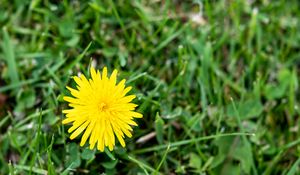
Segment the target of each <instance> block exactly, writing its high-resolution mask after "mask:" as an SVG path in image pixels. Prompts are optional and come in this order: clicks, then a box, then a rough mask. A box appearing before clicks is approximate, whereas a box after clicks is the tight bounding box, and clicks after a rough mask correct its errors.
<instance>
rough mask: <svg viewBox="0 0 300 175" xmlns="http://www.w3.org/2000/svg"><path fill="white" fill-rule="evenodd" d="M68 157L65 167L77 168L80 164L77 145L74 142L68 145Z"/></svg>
mask: <svg viewBox="0 0 300 175" xmlns="http://www.w3.org/2000/svg"><path fill="white" fill-rule="evenodd" d="M68 148H69V157H68V158H67V164H66V167H70V168H77V167H79V166H80V164H81V160H80V153H79V147H78V145H77V144H76V143H71V144H69V145H68Z"/></svg>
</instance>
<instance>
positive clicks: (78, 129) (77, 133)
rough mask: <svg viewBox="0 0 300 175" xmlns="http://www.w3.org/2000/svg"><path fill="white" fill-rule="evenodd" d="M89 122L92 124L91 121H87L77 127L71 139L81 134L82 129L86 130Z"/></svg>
mask: <svg viewBox="0 0 300 175" xmlns="http://www.w3.org/2000/svg"><path fill="white" fill-rule="evenodd" d="M88 124H90V121H86V122H85V123H84V124H82V125H81V126H80V127H79V128H77V129H76V131H74V132H73V133H72V134H71V136H70V139H71V140H73V139H74V138H75V137H77V136H78V135H79V134H81V133H82V131H84V130H85V129H86V127H87V126H88Z"/></svg>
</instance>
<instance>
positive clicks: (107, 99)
mask: <svg viewBox="0 0 300 175" xmlns="http://www.w3.org/2000/svg"><path fill="white" fill-rule="evenodd" d="M117 73H118V71H117V70H114V71H113V72H112V74H111V76H110V77H108V76H107V68H106V67H104V68H103V72H102V75H101V74H100V72H99V70H97V72H96V70H95V69H94V68H92V67H91V79H89V80H88V79H87V78H86V77H85V76H84V75H81V76H80V77H76V76H75V77H74V80H75V82H76V84H77V90H76V89H72V88H70V87H67V89H68V90H69V91H70V92H71V94H72V96H73V97H68V96H65V97H64V100H65V101H67V102H69V106H70V107H71V109H67V110H63V113H65V114H66V118H65V119H64V120H63V121H62V123H63V124H67V123H72V127H70V128H69V130H68V132H69V133H72V134H71V136H70V139H74V138H75V137H77V136H78V135H80V134H81V133H82V132H83V135H82V138H81V142H80V146H83V145H84V144H85V143H86V141H87V139H88V138H89V147H90V149H93V148H94V147H95V146H97V149H98V150H100V151H101V152H103V151H104V147H108V148H109V150H110V151H112V150H113V147H114V146H115V136H116V137H117V139H118V140H119V142H120V144H121V145H122V146H123V147H125V142H124V137H125V136H124V134H125V135H126V136H127V137H131V136H132V134H131V131H132V128H131V125H133V126H137V124H136V123H135V122H134V121H133V118H141V117H142V114H140V113H138V112H135V111H134V110H135V108H136V107H137V105H136V104H134V103H131V101H132V100H133V99H134V98H135V97H136V96H135V95H127V96H126V94H127V93H128V92H129V91H130V90H131V87H126V88H125V80H124V79H123V80H122V81H121V82H119V83H118V84H117Z"/></svg>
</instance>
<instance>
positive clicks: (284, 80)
mask: <svg viewBox="0 0 300 175" xmlns="http://www.w3.org/2000/svg"><path fill="white" fill-rule="evenodd" d="M291 77H292V73H291V72H290V71H289V70H287V69H283V70H281V71H280V72H279V73H278V75H277V80H278V83H277V84H267V85H266V86H265V89H264V94H265V95H266V97H267V98H268V99H269V100H272V99H277V98H282V97H283V96H284V95H285V93H286V92H287V88H288V86H289V84H290V80H291Z"/></svg>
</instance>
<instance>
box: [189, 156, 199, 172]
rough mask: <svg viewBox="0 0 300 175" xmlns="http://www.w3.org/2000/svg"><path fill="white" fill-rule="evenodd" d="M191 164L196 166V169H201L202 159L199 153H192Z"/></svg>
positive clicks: (193, 166)
mask: <svg viewBox="0 0 300 175" xmlns="http://www.w3.org/2000/svg"><path fill="white" fill-rule="evenodd" d="M189 166H190V167H192V168H195V169H196V170H200V169H201V166H202V160H201V158H200V156H199V155H197V154H195V153H191V154H190V161H189Z"/></svg>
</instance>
